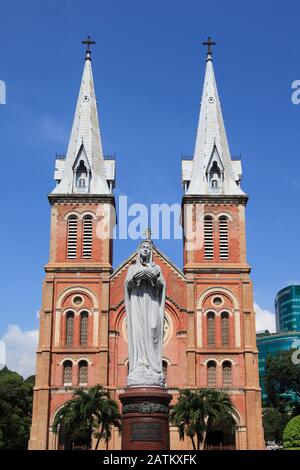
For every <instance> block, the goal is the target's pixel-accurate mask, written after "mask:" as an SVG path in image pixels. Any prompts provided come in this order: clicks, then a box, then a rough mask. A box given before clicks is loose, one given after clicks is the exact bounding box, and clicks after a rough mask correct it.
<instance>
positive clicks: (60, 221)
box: [29, 40, 264, 450]
mask: <svg viewBox="0 0 300 470" xmlns="http://www.w3.org/2000/svg"><path fill="white" fill-rule="evenodd" d="M90 43H91V41H87V50H86V56H85V63H84V69H83V75H82V81H81V85H80V91H79V96H78V101H77V105H76V111H75V116H74V121H73V126H72V131H71V135H70V140H69V144H68V149H67V153H66V155H65V156H64V157H62V156H59V157H58V158H57V159H56V163H55V174H54V179H55V182H56V186H55V188H54V189H53V191H52V192H51V193H50V194H49V196H48V198H49V202H50V207H51V225H50V252H49V260H48V263H47V264H46V266H45V273H46V275H45V279H44V283H43V297H42V298H43V300H42V307H41V311H40V330H39V344H38V350H37V363H36V382H35V387H34V400H33V418H32V427H31V434H30V441H29V449H49V450H55V449H69V448H71V443H70V442H69V441H68V436H65V435H63V433H58V434H55V433H53V431H52V423H53V420H54V418H55V415H56V413H58V412H59V410H60V409H61V407H62V406H63V405H64V403H65V402H66V401H67V400H69V399H70V398H72V395H73V391H74V389H75V388H78V387H83V388H84V387H92V386H94V385H96V384H101V385H102V386H103V387H104V388H105V389H108V390H109V392H110V394H111V396H112V397H113V398H114V399H115V400H116V401H117V402H119V395H120V394H121V393H123V392H124V389H125V387H126V378H127V373H128V338H127V328H126V312H125V303H124V281H125V277H126V273H127V270H128V268H129V266H130V265H131V264H132V262H133V260H134V259H135V256H136V253H132V254H130V255H129V256H128V258H127V259H126V260H124V261H123V263H122V264H121V265H120V266H118V267H114V266H113V240H112V238H111V237H100V236H99V227H100V229H101V224H103V223H104V213H105V212H107V208H108V209H109V210H110V209H112V211H113V209H114V207H115V197H114V192H113V190H114V186H115V161H114V160H113V159H110V158H105V156H104V153H103V149H102V144H101V135H100V125H99V119H98V112H97V102H96V96H95V88H94V81H93V74H92V62H91V51H90ZM206 44H207V45H208V53H207V57H206V70H205V78H204V86H203V94H202V101H201V108H200V115H199V123H198V130H197V135H196V145H195V151H194V155H193V158H184V159H183V160H182V185H183V196H182V224H183V227H184V228H185V230H187V231H189V229H192V230H193V231H194V232H195V233H198V234H200V237H199V240H200V241H199V242H198V243H191V242H190V240H189V239H188V238H187V237H184V242H183V267H182V268H179V267H177V266H176V265H175V264H174V263H173V262H172V260H170V259H168V258H167V257H166V255H165V254H164V253H163V252H162V251H161V250H160V249H159V246H156V245H153V259H154V261H155V263H156V264H158V265H159V266H160V268H161V271H162V273H163V277H164V279H165V281H166V301H165V319H164V338H163V370H164V373H165V378H166V386H167V389H168V391H169V392H170V393H171V394H172V396H173V400H172V403H171V405H172V404H174V403H175V402H176V399H177V397H178V393H179V391H180V390H182V389H185V388H188V389H190V390H195V389H197V388H216V389H219V390H225V391H226V392H227V393H228V394H229V396H230V398H231V400H232V402H233V404H234V407H235V410H236V412H235V415H234V417H233V418H234V422H235V425H233V424H232V423H231V422H226V421H224V422H221V423H219V425H218V426H215V427H214V428H211V429H209V432H208V434H207V443H206V448H207V449H218V448H220V449H237V450H248V449H263V448H264V439H263V428H262V416H261V392H260V387H259V381H258V351H257V348H256V335H255V313H254V310H253V296H252V283H251V279H250V270H251V268H250V266H249V264H248V263H247V258H246V233H245V230H246V226H245V207H246V204H247V200H248V196H247V195H246V194H245V193H244V192H243V190H242V188H241V177H242V169H241V161H240V159H237V158H234V157H232V156H231V154H230V150H229V146H228V141H227V137H226V131H225V126H224V122H223V116H222V111H221V105H220V100H219V96H218V91H217V85H216V80H215V75H214V68H213V61H212V53H211V45H212V44H213V43H211V41H210V40H208V43H206ZM105 223H106V224H108V229H109V230H112V228H113V226H114V218H113V217H108V218H106V222H105ZM170 446H171V450H175V449H176V450H177V449H178V450H187V449H191V443H190V440H189V439H185V440H184V441H181V440H180V439H179V434H178V431H177V429H176V428H173V427H172V426H170ZM102 448H103V449H111V450H113V449H120V448H121V437H120V435H119V432H118V431H117V430H115V431H114V432H113V434H112V438H111V440H110V441H109V442H108V444H102Z"/></svg>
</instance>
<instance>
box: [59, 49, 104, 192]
mask: <svg viewBox="0 0 300 470" xmlns="http://www.w3.org/2000/svg"><path fill="white" fill-rule="evenodd" d="M92 43H93V42H92V41H89V42H84V44H88V47H87V51H86V58H85V64H84V69H83V74H82V80H81V86H80V91H79V96H78V101H77V106H76V111H75V116H74V121H73V126H72V131H71V137H70V141H69V146H68V150H67V155H66V159H65V160H61V159H58V160H57V161H56V169H55V177H54V178H55V179H56V181H57V182H58V184H57V186H56V188H55V189H54V190H53V191H52V193H54V194H77V193H79V194H82V193H83V194H84V193H88V194H110V193H111V187H109V184H108V179H110V178H107V175H106V164H105V161H104V157H103V151H102V144H101V136H100V127H99V121H98V112H97V102H96V96H95V89H94V81H93V73H92V66H91V52H90V48H89V44H92Z"/></svg>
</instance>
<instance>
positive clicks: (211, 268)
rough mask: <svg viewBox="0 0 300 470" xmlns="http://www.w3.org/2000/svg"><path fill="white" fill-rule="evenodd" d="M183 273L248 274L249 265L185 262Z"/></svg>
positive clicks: (249, 270)
mask: <svg viewBox="0 0 300 470" xmlns="http://www.w3.org/2000/svg"><path fill="white" fill-rule="evenodd" d="M183 270H184V273H186V274H187V273H191V274H203V273H205V274H241V273H244V274H250V272H251V267H250V266H249V265H248V264H245V265H238V266H233V265H228V266H226V265H221V266H220V264H211V265H208V264H207V263H197V264H186V265H185V266H184V269H183Z"/></svg>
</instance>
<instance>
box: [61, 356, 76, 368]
mask: <svg viewBox="0 0 300 470" xmlns="http://www.w3.org/2000/svg"><path fill="white" fill-rule="evenodd" d="M66 361H71V362H72V364H73V366H76V361H75V359H73V358H72V357H64V358H63V359H61V360H60V361H59V363H58V364H59V365H60V366H63V365H64V362H66Z"/></svg>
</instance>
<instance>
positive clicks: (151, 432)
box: [130, 423, 162, 442]
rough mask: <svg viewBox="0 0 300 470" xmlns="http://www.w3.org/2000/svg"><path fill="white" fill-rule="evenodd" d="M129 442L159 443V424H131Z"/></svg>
mask: <svg viewBox="0 0 300 470" xmlns="http://www.w3.org/2000/svg"><path fill="white" fill-rule="evenodd" d="M130 440H131V441H151V442H153V441H161V440H162V428H161V423H131V424H130Z"/></svg>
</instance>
